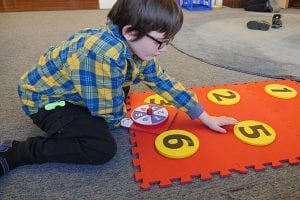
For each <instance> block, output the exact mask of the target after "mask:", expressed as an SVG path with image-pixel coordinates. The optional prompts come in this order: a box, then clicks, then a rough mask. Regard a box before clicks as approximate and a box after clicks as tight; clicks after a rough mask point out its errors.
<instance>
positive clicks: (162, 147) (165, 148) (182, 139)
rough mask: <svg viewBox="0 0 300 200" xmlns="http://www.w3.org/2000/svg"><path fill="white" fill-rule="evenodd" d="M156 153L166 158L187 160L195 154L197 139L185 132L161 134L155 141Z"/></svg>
mask: <svg viewBox="0 0 300 200" xmlns="http://www.w3.org/2000/svg"><path fill="white" fill-rule="evenodd" d="M155 147H156V149H157V151H158V152H159V153H160V154H161V155H163V156H165V157H167V158H175V159H181V158H187V157H190V156H192V155H193V154H194V153H196V152H197V150H198V148H199V140H198V138H197V137H196V136H195V135H194V134H192V133H190V132H187V131H185V130H179V129H176V130H169V131H165V132H163V133H161V134H160V135H158V136H157V137H156V139H155Z"/></svg>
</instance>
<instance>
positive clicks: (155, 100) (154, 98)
mask: <svg viewBox="0 0 300 200" xmlns="http://www.w3.org/2000/svg"><path fill="white" fill-rule="evenodd" d="M144 102H145V103H151V104H156V105H162V106H170V107H173V106H172V105H171V104H170V103H169V102H168V101H167V100H165V99H164V98H162V97H161V96H160V95H158V94H153V95H150V96H148V97H147V98H146V99H144Z"/></svg>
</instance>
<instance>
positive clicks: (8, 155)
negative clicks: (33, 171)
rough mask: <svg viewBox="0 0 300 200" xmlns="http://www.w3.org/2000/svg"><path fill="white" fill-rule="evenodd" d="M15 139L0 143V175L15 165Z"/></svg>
mask: <svg viewBox="0 0 300 200" xmlns="http://www.w3.org/2000/svg"><path fill="white" fill-rule="evenodd" d="M18 143H19V142H17V141H13V142H5V143H4V144H1V145H0V176H3V175H5V174H7V173H8V172H9V171H10V170H12V169H14V168H16V167H17V146H18Z"/></svg>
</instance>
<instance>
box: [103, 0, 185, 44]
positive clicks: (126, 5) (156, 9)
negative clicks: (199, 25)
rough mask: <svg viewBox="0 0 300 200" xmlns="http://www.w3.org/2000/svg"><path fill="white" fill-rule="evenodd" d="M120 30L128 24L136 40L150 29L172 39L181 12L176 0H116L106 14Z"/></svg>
mask: <svg viewBox="0 0 300 200" xmlns="http://www.w3.org/2000/svg"><path fill="white" fill-rule="evenodd" d="M108 18H109V19H110V21H112V23H113V24H116V25H118V26H119V27H120V30H123V28H124V27H125V26H126V25H127V26H128V25H129V27H128V29H127V31H129V32H133V33H134V36H135V40H138V39H140V38H142V37H144V36H145V35H147V34H148V33H150V32H151V31H157V32H160V33H164V39H172V38H173V37H174V36H175V34H176V33H177V32H178V31H179V30H180V28H181V26H182V23H183V14H182V11H181V8H180V7H179V5H178V3H177V1H176V0H117V2H116V3H115V4H114V6H113V8H112V9H111V10H110V12H109V14H108Z"/></svg>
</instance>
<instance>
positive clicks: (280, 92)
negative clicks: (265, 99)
mask: <svg viewBox="0 0 300 200" xmlns="http://www.w3.org/2000/svg"><path fill="white" fill-rule="evenodd" d="M265 92H266V93H268V94H269V95H271V96H273V97H276V98H279V99H292V98H295V97H296V96H297V91H296V90H295V89H294V88H291V87H289V86H286V85H282V84H269V85H266V86H265Z"/></svg>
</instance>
